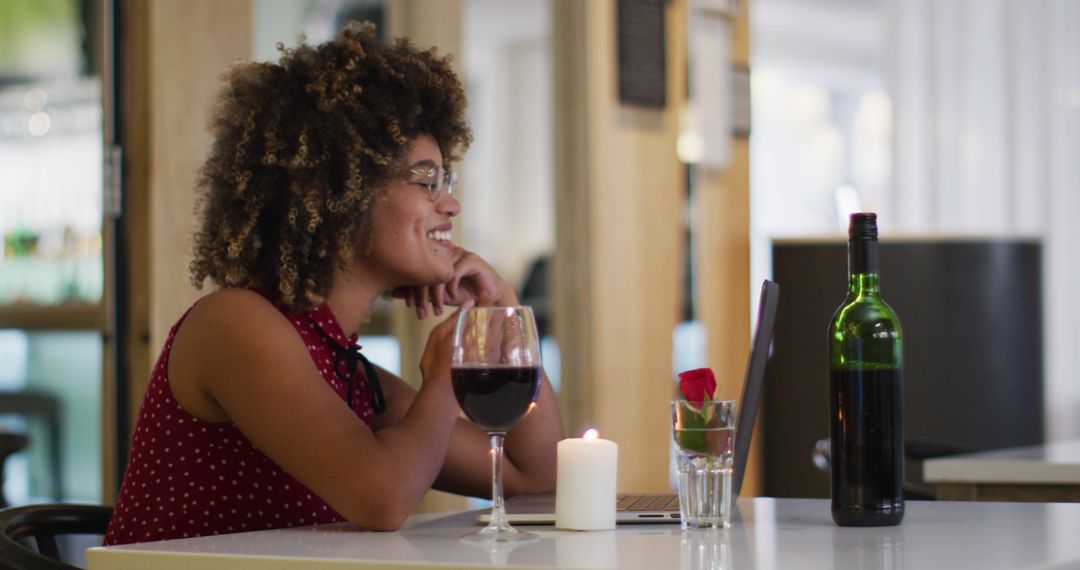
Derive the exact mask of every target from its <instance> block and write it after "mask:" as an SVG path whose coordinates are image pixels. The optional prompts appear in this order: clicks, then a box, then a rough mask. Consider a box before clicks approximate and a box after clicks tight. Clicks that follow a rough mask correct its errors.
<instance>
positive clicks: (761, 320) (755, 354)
mask: <svg viewBox="0 0 1080 570" xmlns="http://www.w3.org/2000/svg"><path fill="white" fill-rule="evenodd" d="M779 299H780V286H779V285H777V284H776V283H773V282H772V281H769V280H768V279H766V280H765V282H764V283H762V284H761V298H760V300H759V301H758V326H757V331H756V332H755V333H754V338H753V341H752V342H751V344H750V358H749V362H747V365H746V379H745V381H744V382H743V391H742V398H741V399H740V400H739V417H738V420H737V423H736V424H735V425H736V431H735V467H734V473H733V475H734V476H733V478H732V482H731V487H732V488H731V491H732V494H733V496H735V497H737V496H738V495H739V491H740V490H741V489H742V482H743V475H744V470H745V469H746V458H747V456H748V455H749V454H750V437H751V435H752V433H753V431H754V430H753V428H754V420H755V419H756V417H757V408H758V403H759V402H760V400H761V386H762V384H763V383H764V381H765V366H766V363H767V362H768V360H769V345H770V344H771V343H772V338H773V328H774V325H775V323H776V307H777V303H778V302H779ZM490 516H491V514H490V513H489V512H487V511H485V512H483V513H482V514H481V515H479V516H478V517H477V521H478V522H480V523H484V524H486V523H487V522H488V520H489V519H490ZM506 518H507V519H508V520H509V522H510V523H511V524H520V525H529V524H538V525H542V524H555V495H553V494H543V495H517V496H515V497H513V498H511V499H509V500H507V501H506ZM615 522H616V523H618V524H627V523H642V524H656V523H677V522H679V496H678V495H675V494H671V493H652V494H639V493H634V494H620V495H618V496H617V497H616V505H615Z"/></svg>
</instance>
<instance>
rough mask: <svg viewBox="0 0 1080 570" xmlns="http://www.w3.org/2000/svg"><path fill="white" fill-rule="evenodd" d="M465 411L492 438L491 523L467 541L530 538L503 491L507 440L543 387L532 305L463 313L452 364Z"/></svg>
mask: <svg viewBox="0 0 1080 570" xmlns="http://www.w3.org/2000/svg"><path fill="white" fill-rule="evenodd" d="M451 378H452V379H453V384H454V395H455V396H456V397H457V401H458V404H460V405H461V409H462V411H464V412H465V415H466V416H468V418H469V420H471V421H472V422H473V423H474V424H476V425H477V426H479V427H481V428H483V429H485V430H487V432H488V436H489V438H490V439H491V501H492V502H491V520H490V521H489V522H488V525H487V526H486V527H485V528H484V529H482V530H480V531H478V532H475V533H472V534H469V535H466V536H465V537H464V538H463V540H465V541H467V542H485V543H492V542H512V541H521V540H531V539H533V538H535V537H534V535H531V534H529V533H525V532H521V531H519V530H517V529H515V528H514V527H512V526H510V523H509V522H507V520H506V510H505V508H504V506H503V492H502V459H503V438H504V437H505V436H506V432H507V431H508V430H509V429H510V428H512V427H514V426H516V425H517V424H518V422H520V421H521V419H522V418H524V417H525V415H526V414H527V413H528V412H529V410H531V409H532V404H533V402H534V401H535V400H536V395H537V392H538V391H539V389H540V342H539V340H538V335H537V333H536V320H535V319H534V318H533V312H532V308H530V307H470V308H464V309H461V312H460V313H459V314H458V319H457V326H456V327H455V328H454V352H453V358H452V361H451Z"/></svg>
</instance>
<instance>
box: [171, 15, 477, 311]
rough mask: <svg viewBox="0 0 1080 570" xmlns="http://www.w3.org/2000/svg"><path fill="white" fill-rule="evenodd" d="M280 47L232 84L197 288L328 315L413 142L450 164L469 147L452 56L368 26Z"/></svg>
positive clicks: (223, 101)
mask: <svg viewBox="0 0 1080 570" xmlns="http://www.w3.org/2000/svg"><path fill="white" fill-rule="evenodd" d="M278 49H279V50H281V52H282V57H281V59H280V60H279V61H278V63H276V64H274V63H269V62H267V63H241V64H238V65H236V66H234V67H233V68H232V69H231V70H230V71H229V72H228V73H227V74H226V75H225V78H224V79H225V87H224V89H223V90H222V92H221V94H220V96H219V100H218V104H217V109H216V113H215V114H214V116H213V119H212V121H211V125H210V130H211V133H212V134H213V135H214V144H213V148H212V150H211V152H210V155H209V158H208V159H207V160H206V163H205V164H204V165H203V168H202V171H201V173H200V176H199V179H198V189H199V190H200V192H201V193H200V197H199V198H200V199H199V204H198V207H197V211H198V215H199V216H200V227H199V229H198V230H196V232H195V235H194V258H193V260H192V262H191V279H192V283H193V284H194V285H195V286H196V287H198V288H202V285H203V283H204V281H205V280H206V279H207V278H210V280H211V281H212V282H213V283H215V284H216V285H218V286H220V287H246V288H254V289H259V290H262V291H265V292H268V293H273V292H276V293H277V294H279V295H280V298H281V300H282V302H283V303H284V304H285V305H287V306H288V307H289V308H290V309H292V310H295V311H303V310H307V309H310V308H311V307H313V306H316V305H318V304H320V303H322V302H323V301H324V300H325V298H326V295H327V294H328V293H329V288H330V284H331V276H332V274H333V271H334V268H335V267H341V266H343V265H344V263H345V260H347V259H348V258H349V257H350V256H352V255H354V254H355V253H356V252H357V248H359V247H363V245H362V244H364V243H365V240H364V236H365V235H366V233H367V232H368V231H369V230H370V228H371V206H372V203H373V202H374V200H375V198H376V197H377V196H378V193H379V192H380V190H381V189H382V188H384V187H385V186H386V183H387V182H388V181H389V180H390V178H391V177H394V176H400V175H401V168H402V166H403V164H402V161H403V160H404V158H405V157H406V155H407V153H408V151H409V150H410V148H409V147H410V145H411V142H412V141H413V139H415V138H416V137H417V136H419V135H421V134H429V135H431V136H433V137H434V138H435V140H436V141H438V143H439V145H440V148H441V150H442V154H443V162H444V163H446V164H450V163H452V162H455V161H456V160H458V158H459V157H460V153H462V152H464V150H465V148H467V147H468V145H469V143H470V142H471V134H470V131H469V128H468V126H467V125H466V122H465V93H464V89H463V88H462V85H461V82H460V81H459V80H458V78H457V76H456V75H455V74H454V72H453V70H452V69H451V59H450V57H449V56H445V57H439V56H438V55H437V54H436V52H435V49H434V48H431V49H428V50H423V51H422V50H419V49H417V48H416V47H415V46H414V45H413V44H412V43H411V42H410V41H409V40H407V39H399V40H397V41H396V42H395V43H394V44H393V45H382V44H380V43H379V41H378V39H377V37H376V34H375V26H374V25H373V24H370V23H365V24H360V25H357V24H355V23H353V24H348V25H346V26H345V27H344V28H343V29H342V30H341V31H340V32H339V33H338V35H337V37H336V38H335V39H334V40H332V41H329V42H326V43H324V44H320V45H317V46H309V45H307V44H306V43H305V42H304V41H303V38H301V42H300V45H299V46H298V47H296V48H295V49H284V48H283V47H282V46H281V45H280V44H279V45H278Z"/></svg>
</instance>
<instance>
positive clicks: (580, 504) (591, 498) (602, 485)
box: [555, 429, 619, 530]
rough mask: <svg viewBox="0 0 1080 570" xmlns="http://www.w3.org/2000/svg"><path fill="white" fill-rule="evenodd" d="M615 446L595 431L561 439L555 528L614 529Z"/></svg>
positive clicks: (617, 449)
mask: <svg viewBox="0 0 1080 570" xmlns="http://www.w3.org/2000/svg"><path fill="white" fill-rule="evenodd" d="M618 466H619V446H618V445H616V444H615V442H613V441H608V440H606V439H599V438H598V437H597V434H596V430H593V429H591V430H589V431H587V432H585V435H584V437H580V438H570V439H564V440H562V441H560V442H559V448H558V478H557V480H556V488H555V526H557V527H559V528H565V529H572V530H606V529H613V528H615V480H616V476H617V475H618V471H619V467H618Z"/></svg>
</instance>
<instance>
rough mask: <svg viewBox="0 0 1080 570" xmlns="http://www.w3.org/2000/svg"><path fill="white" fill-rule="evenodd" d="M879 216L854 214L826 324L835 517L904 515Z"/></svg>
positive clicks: (893, 322)
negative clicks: (840, 296) (836, 303)
mask: <svg viewBox="0 0 1080 570" xmlns="http://www.w3.org/2000/svg"><path fill="white" fill-rule="evenodd" d="M878 283H879V276H878V242H877V215H876V214H872V213H858V214H852V215H851V225H850V226H849V229H848V295H847V299H845V300H844V304H842V305H840V308H839V309H837V310H836V314H835V315H833V318H832V323H831V324H830V325H829V384H830V386H829V387H830V396H831V397H830V405H829V408H830V420H831V423H832V430H831V434H832V439H831V446H832V448H831V461H830V474H829V475H830V477H829V479H830V486H831V490H832V516H833V522H835V523H836V524H837V525H839V526H888V525H897V524H900V521H902V520H903V519H904V496H903V473H904V423H903V422H904V402H903V395H904V390H903V380H902V373H901V371H902V369H903V344H902V342H901V335H900V321H899V319H897V318H896V313H895V312H893V310H892V309H891V308H890V307H889V306H888V305H887V304H885V301H884V300H882V298H881V294H880V291H879V288H878Z"/></svg>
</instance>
